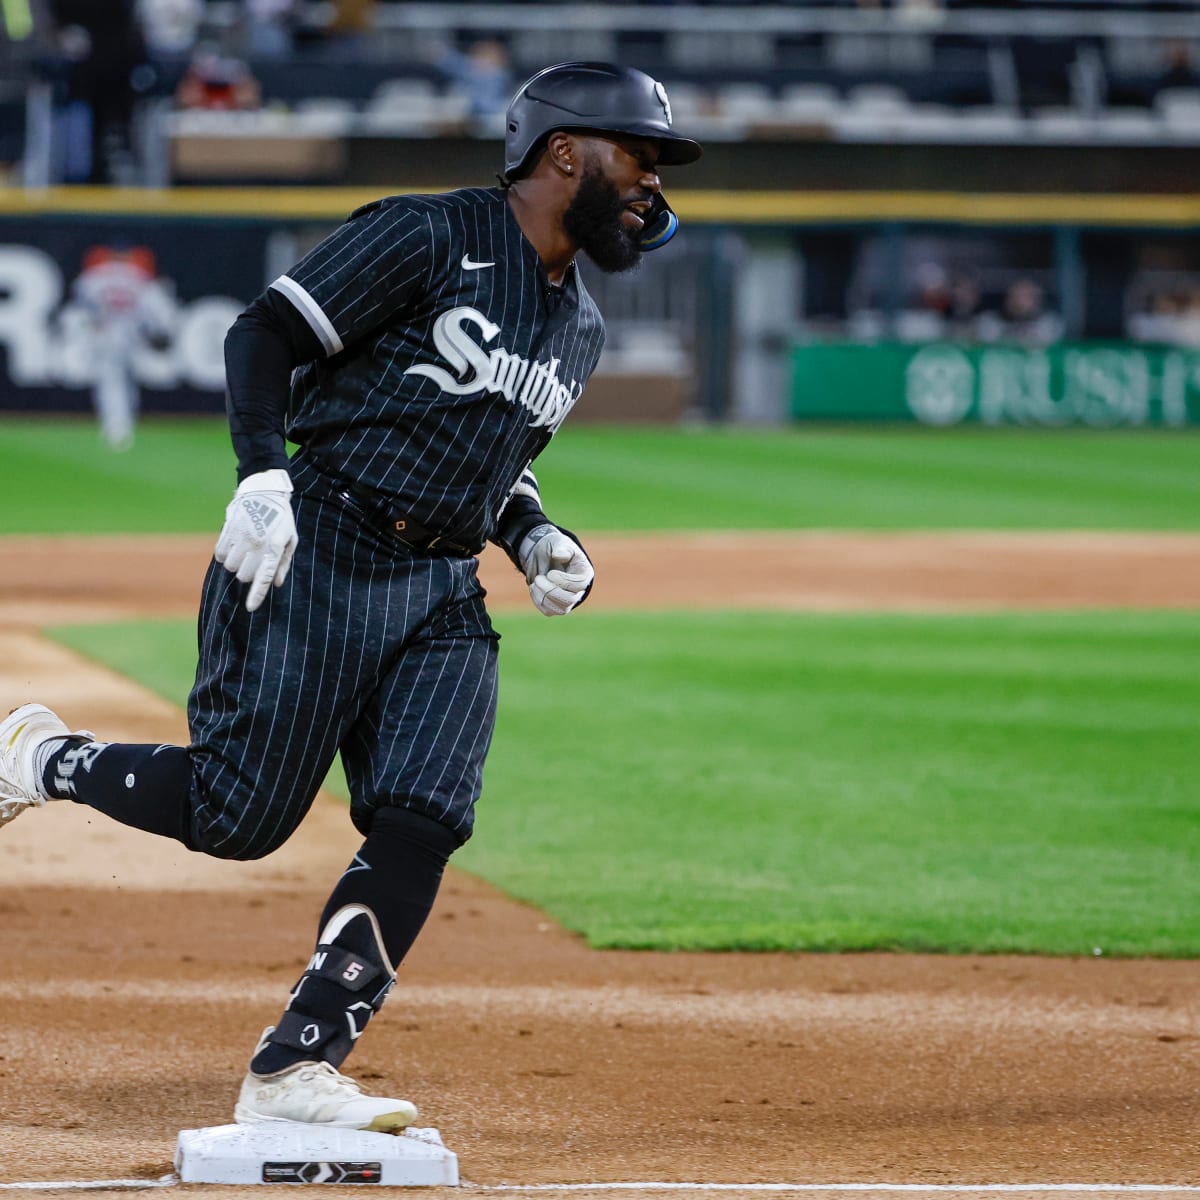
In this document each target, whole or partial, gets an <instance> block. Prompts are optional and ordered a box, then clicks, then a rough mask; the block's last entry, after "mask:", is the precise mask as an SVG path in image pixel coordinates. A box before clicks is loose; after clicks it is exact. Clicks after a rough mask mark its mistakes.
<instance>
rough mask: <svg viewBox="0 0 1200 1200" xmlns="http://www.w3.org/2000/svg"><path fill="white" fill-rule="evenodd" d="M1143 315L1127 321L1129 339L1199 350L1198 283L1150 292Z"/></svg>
mask: <svg viewBox="0 0 1200 1200" xmlns="http://www.w3.org/2000/svg"><path fill="white" fill-rule="evenodd" d="M1145 306H1146V307H1145V311H1143V312H1138V313H1134V314H1133V315H1131V316H1130V318H1129V335H1130V336H1131V337H1133V338H1135V339H1136V340H1137V341H1139V342H1161V343H1162V344H1163V345H1167V346H1186V347H1189V348H1191V347H1200V280H1192V281H1191V282H1190V283H1189V282H1187V281H1180V282H1179V283H1177V284H1174V285H1172V286H1169V287H1165V288H1160V289H1159V290H1157V291H1155V292H1152V293H1151V294H1150V296H1149V297H1148V299H1147V300H1146V301H1145Z"/></svg>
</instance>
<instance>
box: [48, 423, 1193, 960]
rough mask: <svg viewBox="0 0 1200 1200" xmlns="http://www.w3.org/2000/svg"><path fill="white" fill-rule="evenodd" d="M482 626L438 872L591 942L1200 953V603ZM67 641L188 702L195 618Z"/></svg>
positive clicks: (588, 617)
mask: <svg viewBox="0 0 1200 1200" xmlns="http://www.w3.org/2000/svg"><path fill="white" fill-rule="evenodd" d="M584 440H585V441H587V444H588V445H589V446H590V447H592V448H596V447H598V446H600V444H601V443H602V442H603V441H604V439H603V438H602V437H599V436H597V437H595V438H593V439H591V440H590V441H589V440H587V439H584ZM832 440H836V439H832ZM828 444H832V441H831V442H830V443H828ZM915 444H916V443H914V446H915ZM930 444H932V443H930ZM983 444H984V443H983V442H982V441H981V442H979V443H977V445H983ZM1048 444H1049V443H1048ZM1104 444H1105V443H1104V442H1103V441H1101V442H1098V443H1097V445H1098V446H1103V445H1104ZM564 445H566V443H564ZM1131 445H1133V446H1140V447H1141V448H1142V449H1143V450H1145V449H1146V447H1147V446H1148V445H1149V443H1147V442H1142V441H1141V439H1133V441H1132V442H1131ZM981 453H982V452H981ZM1131 469H1132V468H1131ZM1168 473H1169V472H1168ZM498 624H499V626H500V628H501V631H502V633H503V635H504V640H503V642H502V650H501V653H502V663H503V665H502V687H501V712H500V718H499V726H498V730H497V736H496V742H495V746H494V749H493V752H492V757H491V759H490V760H489V764H488V768H487V773H486V778H485V795H484V799H483V801H482V802H481V804H480V808H479V821H478V826H477V835H476V838H475V840H474V841H472V842H471V843H469V844H468V846H467V847H466V848H465V849H464V850H463V851H462V852H461V853H460V855H459V856H457V857H456V862H458V863H459V865H461V866H463V867H465V868H467V869H468V870H471V871H473V872H475V873H477V874H479V875H482V876H483V877H485V878H487V879H489V880H491V881H492V882H493V883H495V884H497V885H499V886H500V887H502V888H503V889H505V890H506V891H507V892H509V893H510V894H512V895H514V896H517V897H520V898H522V899H525V900H528V901H530V902H532V903H534V904H536V905H538V906H539V907H540V908H542V909H544V910H545V911H546V912H548V913H549V914H551V915H552V916H553V917H555V918H556V919H558V920H559V921H561V922H563V923H564V924H565V925H567V926H568V927H570V928H572V929H575V930H579V931H580V932H582V933H584V934H585V935H586V936H587V938H588V939H589V941H591V942H592V943H593V944H594V945H597V946H629V947H646V948H651V947H653V948H660V949H671V948H743V949H819V950H847V949H849V950H860V949H861V950H865V949H877V948H888V949H891V948H895V949H904V950H940V951H968V950H979V951H1020V952H1039V953H1054V954H1092V953H1094V952H1096V951H1099V952H1102V953H1104V954H1121V955H1145V954H1152V955H1177V956H1196V955H1200V871H1197V864H1198V863H1200V793H1198V791H1197V788H1196V784H1195V779H1196V753H1195V748H1196V738H1197V734H1196V730H1197V728H1198V727H1200V671H1198V670H1197V664H1200V613H1190V614H1187V613H1185V614H1168V613H1160V614H1150V613H1147V614H1133V613H1110V614H1083V615H1079V614H1054V615H1006V616H987V617H980V616H972V617H898V616H887V617H883V616H845V617H837V616H810V615H782V614H749V613H705V614H697V613H664V614H655V615H645V614H619V613H586V611H585V612H584V613H581V614H580V615H579V616H577V617H572V618H571V620H570V621H567V622H562V623H556V622H547V621H544V620H542V619H541V618H539V617H537V616H536V615H535V614H530V615H529V616H528V617H519V616H516V615H505V616H504V617H503V619H502V620H500V621H499V622H498ZM56 636H57V637H58V638H59V639H60V640H61V641H63V642H64V643H65V644H67V645H69V646H72V647H74V648H76V649H77V650H79V651H81V652H82V653H84V654H86V655H88V656H90V657H95V658H99V659H100V660H101V661H104V662H106V663H108V664H109V665H111V666H113V667H115V668H117V669H118V670H121V671H123V672H125V673H128V674H130V675H132V676H134V677H135V678H139V679H141V680H142V681H143V682H145V683H147V684H148V685H149V686H151V687H153V688H154V689H155V690H157V691H159V692H161V693H162V694H163V695H165V696H167V697H169V698H170V699H172V700H175V701H176V702H182V700H183V698H184V696H185V695H186V691H187V688H188V686H189V683H190V678H191V671H192V663H193V657H194V648H193V647H194V636H195V635H194V627H193V624H192V623H191V622H138V623H136V624H132V625H128V626H108V627H104V628H103V629H102V630H95V629H83V628H78V627H76V628H72V629H63V630H58V631H57V633H56ZM100 732H101V734H103V731H102V730H101V731H100Z"/></svg>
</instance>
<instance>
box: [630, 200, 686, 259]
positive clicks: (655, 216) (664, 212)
mask: <svg viewBox="0 0 1200 1200" xmlns="http://www.w3.org/2000/svg"><path fill="white" fill-rule="evenodd" d="M678 229H679V218H678V217H677V216H676V215H675V213H674V210H673V209H672V208H671V206H670V205H669V204H668V203H667V202H666V200H664V199H663V194H662V192H657V193H655V196H654V199H653V200H651V201H650V211H649V212H648V213H647V214H646V224H645V225H644V226H643V227H642V235H641V237H640V238H639V239H638V241H639V242H641V246H642V249H643V250H657V249H658V248H659V247H660V246H665V245H666V244H667V243H668V242H669V241H670V240H671V239H672V238H673V237H674V236H675V233H676V231H677V230H678Z"/></svg>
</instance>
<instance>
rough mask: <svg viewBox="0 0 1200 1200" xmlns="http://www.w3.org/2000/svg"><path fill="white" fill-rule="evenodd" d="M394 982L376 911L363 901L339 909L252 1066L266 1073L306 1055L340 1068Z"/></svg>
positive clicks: (322, 934)
mask: <svg viewBox="0 0 1200 1200" xmlns="http://www.w3.org/2000/svg"><path fill="white" fill-rule="evenodd" d="M395 982H396V976H395V974H394V973H393V972H392V969H391V967H390V966H389V965H388V963H387V961H386V959H385V957H384V950H383V938H382V936H381V935H380V933H379V924H378V922H377V921H376V920H375V914H374V913H373V912H372V911H371V910H370V909H369V908H365V907H364V906H362V905H360V904H349V905H347V906H346V907H345V908H343V909H339V910H338V911H337V912H336V913H334V915H333V917H332V918H331V919H330V920H329V922H328V923H327V924H326V925H325V928H324V929H322V931H321V936H320V939H319V941H318V943H317V949H316V951H315V953H314V954H313V956H312V958H311V960H310V961H309V964H308V969H307V970H306V971H305V972H304V974H303V975H301V976H300V979H299V982H297V984H296V986H295V988H294V989H293V990H292V999H291V1003H290V1004H289V1005H288V1007H287V1011H286V1012H285V1013H284V1014H283V1017H282V1019H281V1020H280V1022H279V1024H278V1025H277V1026H276V1027H275V1029H274V1030H272V1032H271V1033H269V1034H268V1035H267V1044H266V1045H265V1046H263V1047H262V1049H261V1050H259V1051H258V1053H257V1054H256V1055H255V1056H254V1061H253V1062H252V1063H251V1064H250V1068H251V1070H253V1071H256V1072H257V1073H258V1074H260V1075H265V1074H269V1073H270V1072H272V1071H278V1070H281V1069H282V1068H283V1067H285V1066H289V1065H291V1063H293V1062H301V1061H304V1060H306V1059H314V1060H322V1061H324V1062H327V1063H331V1064H332V1065H333V1066H335V1067H336V1066H338V1065H339V1064H340V1063H341V1062H342V1061H343V1060H344V1059H345V1057H346V1055H348V1054H349V1053H350V1051H351V1050H352V1049H353V1048H354V1043H355V1042H356V1041H358V1039H359V1038H360V1037H361V1036H362V1032H363V1030H364V1029H366V1027H367V1022H368V1021H369V1020H370V1019H371V1017H372V1016H373V1015H374V1014H375V1013H376V1012H378V1011H379V1009H380V1008H381V1007H382V1005H383V1002H384V1000H386V999H387V994H388V992H390V991H391V989H392V984H394V983H395ZM281 1052H282V1053H281ZM281 1059H282V1060H283V1061H282V1062H281V1061H280V1060H281Z"/></svg>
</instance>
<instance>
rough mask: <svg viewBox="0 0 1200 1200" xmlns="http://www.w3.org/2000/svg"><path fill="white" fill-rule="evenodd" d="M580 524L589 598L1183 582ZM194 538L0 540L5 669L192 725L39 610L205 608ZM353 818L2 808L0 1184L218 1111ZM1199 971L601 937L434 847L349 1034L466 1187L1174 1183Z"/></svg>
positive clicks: (494, 574) (1191, 1161)
mask: <svg viewBox="0 0 1200 1200" xmlns="http://www.w3.org/2000/svg"><path fill="white" fill-rule="evenodd" d="M592 545H593V542H592V540H591V539H589V548H591V546H592ZM594 546H595V550H594V554H595V558H596V562H597V569H598V573H599V579H598V584H597V592H596V595H595V597H594V598H593V602H594V603H595V604H596V606H597V608H600V607H602V606H609V607H617V606H619V605H622V604H632V605H636V606H638V607H652V606H682V605H686V604H694V603H702V604H706V605H720V606H732V605H743V606H756V605H761V606H766V607H783V608H811V609H822V608H826V609H844V608H859V609H862V608H884V609H887V608H892V609H907V610H921V609H934V610H936V609H946V608H964V607H965V608H984V609H986V608H1002V607H1006V606H1010V605H1020V606H1022V607H1090V606H1108V607H1111V606H1169V607H1196V606H1198V605H1200V553H1198V551H1200V538H1195V537H1189V536H1178V537H1176V536H1165V535H1164V536H1157V537H1142V536H1138V537H1129V538H1121V537H1116V536H1113V535H1099V534H1097V535H1044V536H1041V537H1031V538H1024V537H1017V536H1015V535H1002V534H996V535H980V536H967V535H946V536H944V537H941V538H938V537H925V536H922V537H916V536H915V535H874V536H864V535H847V536H840V535H833V534H813V535H756V536H753V537H737V536H734V535H705V536H704V537H688V538H682V539H675V538H668V537H666V536H664V535H657V536H655V537H653V538H646V539H630V538H601V539H597V540H595V542H594ZM210 549H211V539H208V538H204V539H198V538H197V539H191V538H188V539H99V540H96V541H85V540H77V539H36V540H34V539H4V540H0V564H2V566H3V570H2V571H0V701H4V702H5V704H6V705H7V704H10V703H11V704H15V703H18V702H20V701H22V700H24V699H27V698H36V699H39V700H43V701H44V702H46V703H49V704H51V705H53V706H54V707H56V708H58V709H59V710H60V711H61V712H62V714H63V715H64V717H65V718H66V719H67V720H69V721H71V722H73V723H76V724H84V725H89V726H92V727H98V732H100V733H101V734H102V736H105V737H112V738H114V739H117V738H121V739H124V738H133V739H138V740H173V741H179V740H181V739H184V738H186V728H185V724H184V720H183V716H182V714H181V712H180V711H179V709H177V708H175V707H174V706H172V705H169V704H167V703H165V702H163V701H161V700H159V699H157V698H155V697H153V696H151V695H149V694H148V693H146V692H145V691H143V690H142V689H140V688H138V687H136V686H134V685H133V684H131V683H129V682H128V681H125V680H121V679H119V678H117V677H115V676H113V675H111V674H110V673H108V672H105V671H102V670H99V669H98V668H95V667H93V666H91V665H89V664H87V663H86V662H84V661H83V660H81V659H79V658H78V657H77V656H75V655H73V654H71V653H69V652H67V651H65V650H63V649H61V648H59V647H57V646H55V645H54V644H52V643H50V642H48V641H46V640H45V639H44V638H42V637H41V636H40V635H39V633H38V630H39V628H40V627H41V626H43V625H45V624H49V623H53V622H56V621H71V620H79V621H82V620H109V619H116V618H122V617H130V616H136V615H138V614H150V613H153V614H179V615H187V616H191V615H192V614H193V612H194V607H195V600H196V596H197V594H198V588H199V579H200V574H201V573H202V571H203V569H204V564H205V561H206V559H207V557H208V554H209V552H210ZM764 563H769V564H770V567H769V569H765V568H764ZM483 571H484V578H485V581H486V583H487V586H488V588H489V591H490V592H491V594H492V599H493V603H494V604H495V605H496V606H497V607H504V606H507V605H509V604H514V603H521V604H526V603H528V601H527V598H526V597H525V595H524V591H523V588H522V587H521V585H520V580H519V579H517V578H516V576H515V574H514V573H513V572H512V571H511V568H509V567H508V565H507V563H505V562H503V561H499V562H497V561H495V560H494V559H493V560H492V561H487V562H485V564H484V568H483ZM181 699H182V698H181ZM357 845H358V838H357V836H356V835H355V834H354V831H353V830H352V828H351V827H350V824H349V821H348V820H347V819H346V816H345V812H344V810H343V809H342V808H341V806H340V805H338V804H337V803H336V802H334V801H324V800H321V801H318V803H317V805H316V806H315V807H314V809H313V812H312V813H311V814H310V816H309V818H308V820H307V821H306V822H305V824H304V825H303V826H302V828H301V830H300V832H299V833H298V834H297V836H296V837H295V838H294V839H293V840H292V841H291V842H290V843H289V844H288V845H287V846H286V847H285V848H284V849H283V850H282V851H280V852H279V853H278V854H276V855H273V856H272V857H271V858H269V859H267V860H265V861H263V862H260V863H221V862H216V861H214V860H209V859H205V858H203V857H202V856H197V855H191V854H188V852H186V851H184V850H183V849H182V848H181V847H176V846H175V845H174V844H172V843H164V842H161V841H159V840H157V839H154V838H151V837H150V836H149V835H145V834H140V833H137V832H135V831H131V830H126V829H124V828H122V827H120V826H117V825H114V824H111V823H107V822H105V821H104V820H103V819H102V818H99V817H95V816H92V815H91V814H89V813H88V812H87V811H86V810H83V809H79V808H76V807H75V806H70V805H52V806H49V807H48V808H47V809H45V810H44V811H42V812H39V813H36V814H32V815H29V816H27V817H23V818H22V819H21V820H20V821H18V822H16V823H15V824H14V825H12V826H11V827H9V828H6V829H5V831H4V832H3V835H2V836H0V915H2V916H3V926H2V928H3V942H2V943H0V945H2V947H3V950H4V962H5V970H4V972H3V973H2V974H0V995H2V996H3V998H4V1001H5V1012H6V1014H7V1017H6V1020H5V1021H4V1022H3V1026H2V1031H0V1098H2V1101H3V1103H2V1108H0V1182H4V1183H12V1182H17V1181H23V1180H62V1181H68V1180H73V1181H83V1180H97V1179H130V1178H144V1179H154V1178H156V1177H158V1176H161V1175H163V1174H165V1173H167V1172H168V1171H169V1170H170V1167H171V1155H172V1152H173V1148H174V1143H175V1137H176V1134H177V1132H178V1130H179V1129H180V1128H184V1127H197V1126H201V1125H214V1124H224V1123H226V1122H228V1121H229V1120H230V1119H231V1110H232V1103H233V1097H234V1093H235V1091H236V1087H237V1083H238V1080H239V1079H240V1076H241V1072H242V1071H243V1069H244V1065H245V1061H246V1058H247V1056H248V1054H249V1051H250V1048H251V1046H252V1043H253V1041H254V1038H255V1036H256V1035H257V1033H258V1031H259V1029H260V1028H261V1026H262V1025H264V1024H266V1023H268V1022H269V1021H271V1020H273V1019H274V1018H275V1016H276V1015H277V1013H278V1010H279V1008H280V1006H281V1004H282V1002H283V1000H284V999H285V997H286V993H287V989H288V987H289V986H290V985H291V983H292V982H293V981H294V979H295V977H296V976H297V975H298V974H299V972H300V970H301V969H302V968H303V964H304V961H305V959H306V956H307V954H308V951H309V949H310V947H311V937H312V934H313V932H314V926H315V920H316V916H317V914H318V913H319V911H320V908H321V905H322V904H323V902H324V899H325V896H326V894H327V892H328V888H329V886H330V884H331V882H332V880H333V879H334V878H335V877H336V875H337V874H338V873H339V872H340V871H341V870H342V868H343V867H344V865H345V863H346V862H347V861H348V860H349V859H350V857H351V855H352V854H353V852H354V850H355V849H356V848H357ZM1198 997H1200V964H1197V963H1194V962H1170V963H1168V962H1111V961H1105V960H1101V959H1095V960H1090V959H1089V960H1078V961H1076V960H1063V959H1033V958H1014V957H1004V958H1000V957H994V958H940V957H927V956H893V955H847V956H837V955H833V956H813V955H799V954H792V955H788V954H776V955H716V954H714V955H694V954H676V955H654V954H626V953H611V952H608V953H595V952H591V951H588V950H587V949H586V948H585V947H584V946H583V945H582V944H581V943H580V942H579V940H578V939H576V938H575V937H573V936H572V935H570V934H567V933H565V932H564V931H562V930H561V929H559V928H557V927H556V926H554V925H553V924H551V923H550V922H548V921H547V920H546V919H545V918H544V917H543V916H542V915H541V914H539V913H538V912H536V911H535V910H532V909H529V908H527V907H524V906H522V905H519V904H515V903H513V902H512V901H510V900H507V899H506V898H504V897H503V896H501V895H499V894H498V893H496V892H495V891H494V890H492V889H491V888H489V887H488V886H486V885H485V884H483V883H481V882H479V881H477V880H475V879H472V878H471V877H469V876H466V875H464V874H462V873H460V872H453V871H452V872H450V873H449V875H448V876H447V882H446V885H445V886H444V888H443V892H442V895H441V896H440V897H439V900H438V904H437V906H436V908H435V910H434V913H433V916H432V917H431V919H430V923H429V926H428V928H427V930H426V932H425V933H424V935H423V936H422V939H421V940H420V941H419V942H418V944H417V947H416V949H415V950H414V952H413V954H412V955H411V956H410V958H409V960H408V961H407V963H406V964H405V966H404V967H403V969H402V971H401V978H400V984H399V986H398V987H397V988H396V990H395V992H394V993H393V996H392V998H391V1000H390V1001H389V1003H388V1005H387V1007H386V1009H385V1010H384V1012H383V1014H382V1015H381V1016H380V1017H379V1018H378V1019H377V1020H376V1021H375V1022H374V1023H373V1024H372V1027H371V1031H370V1033H369V1035H368V1036H367V1037H366V1038H364V1041H363V1045H362V1046H361V1047H360V1048H359V1050H358V1051H357V1052H356V1054H355V1056H354V1059H353V1060H352V1061H351V1063H350V1064H348V1067H349V1068H350V1069H352V1070H353V1072H354V1073H355V1074H356V1075H357V1076H358V1077H359V1078H360V1079H362V1080H363V1082H364V1083H366V1084H367V1085H368V1086H369V1087H372V1088H378V1089H382V1090H388V1091H392V1093H393V1094H400V1095H407V1096H410V1097H411V1098H412V1099H414V1100H415V1101H416V1102H417V1103H418V1105H419V1106H420V1108H421V1110H422V1115H421V1120H422V1123H428V1124H432V1125H436V1126H438V1127H439V1128H440V1129H441V1131H442V1134H443V1136H444V1137H445V1139H446V1141H447V1144H448V1145H450V1146H451V1148H452V1149H454V1150H455V1151H456V1152H457V1153H458V1155H459V1159H460V1164H461V1170H462V1174H463V1177H464V1179H465V1180H467V1181H469V1182H470V1183H472V1184H474V1185H476V1186H478V1187H480V1188H490V1187H497V1186H500V1185H503V1184H522V1185H534V1184H552V1183H562V1184H584V1183H604V1182H616V1181H622V1180H625V1181H629V1180H645V1181H663V1182H672V1181H675V1182H681V1181H702V1182H707V1183H723V1184H754V1183H777V1184H781V1183H791V1184H815V1183H833V1182H856V1183H884V1182H892V1183H910V1184H939V1185H944V1184H964V1185H966V1184H976V1185H978V1184H985V1183H1030V1182H1040V1183H1046V1184H1051V1183H1066V1182H1077V1183H1085V1182H1093V1183H1132V1182H1137V1183H1144V1184H1158V1185H1162V1186H1163V1188H1164V1189H1165V1190H1166V1189H1169V1188H1170V1187H1171V1186H1173V1185H1174V1186H1186V1185H1197V1184H1200V1142H1198V1139H1197V1137H1196V1130H1197V1128H1198V1127H1200V1120H1198V1117H1200V1099H1198V1097H1200V1088H1198V1087H1197V1081H1198V1078H1200V1020H1198V1017H1200V1000H1198ZM225 1190H226V1189H215V1188H208V1189H205V1192H204V1194H205V1195H206V1196H209V1195H219V1194H222V1192H223V1191H225ZM232 1190H237V1189H232ZM335 1192H337V1193H341V1194H345V1195H349V1194H355V1195H357V1194H360V1189H359V1190H355V1191H353V1192H352V1191H351V1189H335ZM621 1194H622V1195H626V1194H636V1193H626V1192H622V1193H621ZM647 1194H650V1193H647Z"/></svg>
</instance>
